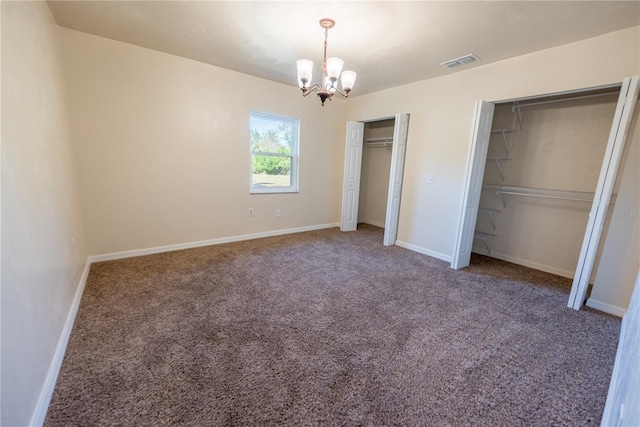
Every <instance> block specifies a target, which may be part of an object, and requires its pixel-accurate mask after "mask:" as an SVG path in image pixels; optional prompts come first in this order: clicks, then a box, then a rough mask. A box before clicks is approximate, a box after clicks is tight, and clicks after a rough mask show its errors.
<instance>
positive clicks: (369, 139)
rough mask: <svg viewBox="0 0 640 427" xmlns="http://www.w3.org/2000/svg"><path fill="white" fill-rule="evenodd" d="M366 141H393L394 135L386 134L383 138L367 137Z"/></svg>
mask: <svg viewBox="0 0 640 427" xmlns="http://www.w3.org/2000/svg"><path fill="white" fill-rule="evenodd" d="M364 142H393V137H392V136H386V137H383V138H366V139H365V140H364Z"/></svg>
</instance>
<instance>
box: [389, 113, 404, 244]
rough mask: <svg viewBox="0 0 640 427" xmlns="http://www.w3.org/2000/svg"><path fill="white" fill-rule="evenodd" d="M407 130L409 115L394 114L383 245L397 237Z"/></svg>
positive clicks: (393, 241)
mask: <svg viewBox="0 0 640 427" xmlns="http://www.w3.org/2000/svg"><path fill="white" fill-rule="evenodd" d="M408 131H409V115H408V114H396V120H395V123H394V126H393V148H392V149H391V171H390V173H389V194H388V196H387V214H386V217H385V221H384V240H383V244H384V246H391V245H394V244H395V243H396V239H397V238H398V220H399V219H400V195H401V194H402V177H403V175H404V156H405V152H406V151H407V132H408Z"/></svg>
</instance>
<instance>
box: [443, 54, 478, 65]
mask: <svg viewBox="0 0 640 427" xmlns="http://www.w3.org/2000/svg"><path fill="white" fill-rule="evenodd" d="M477 60H478V57H477V56H475V55H473V54H471V53H470V54H469V55H465V56H461V57H460V58H456V59H452V60H450V61H445V62H442V63H441V64H440V65H442V66H445V67H447V68H456V67H459V66H460V65H464V64H468V63H470V62H476V61H477Z"/></svg>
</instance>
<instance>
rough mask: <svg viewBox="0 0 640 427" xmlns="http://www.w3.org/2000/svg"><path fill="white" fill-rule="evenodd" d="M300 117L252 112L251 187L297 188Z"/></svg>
mask: <svg viewBox="0 0 640 427" xmlns="http://www.w3.org/2000/svg"><path fill="white" fill-rule="evenodd" d="M297 152H298V120H297V119H292V118H289V117H282V116H275V115H271V114H264V113H251V191H252V192H256V193H265V192H295V191H297V183H298V176H297V161H298V158H297Z"/></svg>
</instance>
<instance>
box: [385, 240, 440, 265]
mask: <svg viewBox="0 0 640 427" xmlns="http://www.w3.org/2000/svg"><path fill="white" fill-rule="evenodd" d="M396 246H400V247H401V248H405V249H409V250H410V251H414V252H418V253H419V254H424V255H429V256H430V257H433V258H437V259H441V260H442V261H446V262H451V261H452V260H453V258H452V257H451V255H447V254H443V253H441V252H436V251H432V250H430V249H426V248H423V247H421V246H416V245H412V244H411V243H407V242H403V241H401V240H396Z"/></svg>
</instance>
